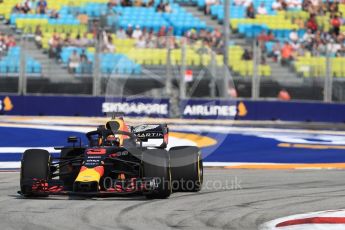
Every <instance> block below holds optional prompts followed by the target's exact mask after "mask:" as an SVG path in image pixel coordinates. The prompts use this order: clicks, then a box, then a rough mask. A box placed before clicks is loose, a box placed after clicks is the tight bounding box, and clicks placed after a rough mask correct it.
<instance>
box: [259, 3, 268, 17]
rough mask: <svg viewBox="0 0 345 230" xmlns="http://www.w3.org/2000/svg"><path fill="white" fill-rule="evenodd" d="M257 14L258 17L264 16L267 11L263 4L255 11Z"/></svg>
mask: <svg viewBox="0 0 345 230" xmlns="http://www.w3.org/2000/svg"><path fill="white" fill-rule="evenodd" d="M257 14H259V15H266V14H267V9H266V6H265V3H264V2H261V4H260V6H259V7H258V9H257Z"/></svg>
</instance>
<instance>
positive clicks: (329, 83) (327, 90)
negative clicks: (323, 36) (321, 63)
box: [323, 46, 333, 102]
mask: <svg viewBox="0 0 345 230" xmlns="http://www.w3.org/2000/svg"><path fill="white" fill-rule="evenodd" d="M332 91H333V76H332V63H331V57H330V52H329V47H328V46H327V54H326V76H325V84H324V89H323V100H324V102H332V94H333V93H332Z"/></svg>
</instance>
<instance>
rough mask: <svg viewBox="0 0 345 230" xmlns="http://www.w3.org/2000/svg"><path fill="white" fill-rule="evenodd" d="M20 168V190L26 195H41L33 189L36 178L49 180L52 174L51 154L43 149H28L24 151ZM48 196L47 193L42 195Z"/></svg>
mask: <svg viewBox="0 0 345 230" xmlns="http://www.w3.org/2000/svg"><path fill="white" fill-rule="evenodd" d="M21 163H22V166H21V169H20V190H21V194H22V195H23V196H25V197H32V196H35V197H37V196H39V195H37V194H35V193H34V191H33V190H32V185H33V183H34V182H35V180H38V181H40V180H42V181H47V180H48V179H49V174H50V154H49V152H48V151H46V150H43V149H28V150H26V151H25V152H24V153H23V157H22V162H21ZM41 196H47V195H41Z"/></svg>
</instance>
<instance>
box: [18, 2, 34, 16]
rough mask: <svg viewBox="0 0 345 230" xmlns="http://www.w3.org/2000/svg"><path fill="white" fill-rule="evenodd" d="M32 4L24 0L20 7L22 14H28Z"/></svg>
mask: <svg viewBox="0 0 345 230" xmlns="http://www.w3.org/2000/svg"><path fill="white" fill-rule="evenodd" d="M33 3H34V2H32V1H31V0H24V1H23V2H22V5H21V7H20V11H21V12H23V13H24V14H26V13H29V12H30V10H31V9H32V8H33Z"/></svg>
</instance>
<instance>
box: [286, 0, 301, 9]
mask: <svg viewBox="0 0 345 230" xmlns="http://www.w3.org/2000/svg"><path fill="white" fill-rule="evenodd" d="M286 4H287V8H288V9H289V10H301V8H302V0H287V1H286Z"/></svg>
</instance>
